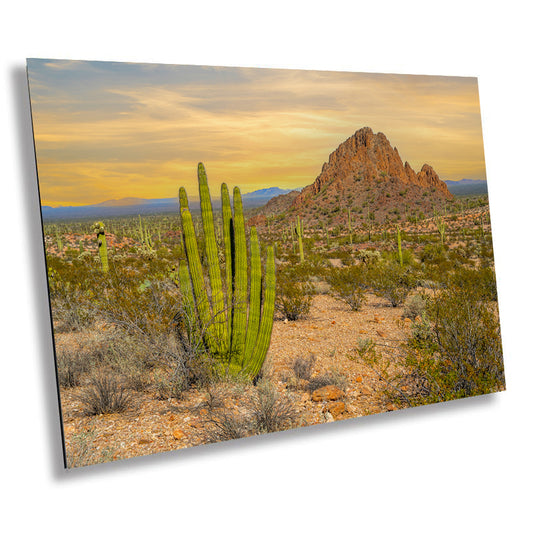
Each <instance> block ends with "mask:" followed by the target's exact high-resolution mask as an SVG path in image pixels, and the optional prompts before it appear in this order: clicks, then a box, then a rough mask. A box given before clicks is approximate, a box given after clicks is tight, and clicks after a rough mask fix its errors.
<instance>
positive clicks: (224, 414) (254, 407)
mask: <svg viewBox="0 0 533 533" xmlns="http://www.w3.org/2000/svg"><path fill="white" fill-rule="evenodd" d="M243 393H245V394H246V400H244V401H243V402H242V403H241V408H240V409H239V410H237V409H229V408H227V407H225V406H224V404H223V403H220V402H217V403H216V405H214V406H213V408H212V409H210V410H209V415H208V418H207V420H206V422H207V425H206V430H205V438H206V440H207V442H219V441H225V440H232V439H240V438H243V437H248V436H251V435H259V434H261V433H270V432H272V431H280V430H283V429H288V428H290V427H293V426H294V425H295V423H296V419H297V411H296V408H295V406H294V403H293V401H292V397H291V396H289V395H285V394H282V393H280V392H278V391H277V390H276V388H275V387H274V385H272V384H271V383H270V382H269V381H266V380H262V381H260V382H259V384H258V385H257V386H256V387H254V389H253V390H252V391H249V390H248V391H246V392H243Z"/></svg>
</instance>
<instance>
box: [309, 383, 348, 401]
mask: <svg viewBox="0 0 533 533" xmlns="http://www.w3.org/2000/svg"><path fill="white" fill-rule="evenodd" d="M343 396H344V392H342V391H341V390H340V389H339V388H338V387H335V385H326V386H325V387H321V388H320V389H317V390H316V391H314V392H313V394H312V395H311V400H313V401H314V402H323V401H334V400H338V399H339V398H342V397H343Z"/></svg>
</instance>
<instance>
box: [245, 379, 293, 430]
mask: <svg viewBox="0 0 533 533" xmlns="http://www.w3.org/2000/svg"><path fill="white" fill-rule="evenodd" d="M247 409H248V412H249V416H250V418H251V421H252V427H253V428H254V431H255V433H270V432H272V431H280V430H282V429H287V428H289V427H291V426H292V425H293V424H294V422H295V420H296V417H297V412H296V409H295V407H294V404H293V402H292V401H291V398H290V397H289V396H287V395H282V394H281V393H279V392H278V391H277V390H276V388H275V387H274V386H273V385H272V384H271V383H270V382H268V381H263V382H260V383H259V385H258V386H257V387H256V389H255V391H254V393H253V394H252V395H251V397H250V400H249V402H248V405H247Z"/></svg>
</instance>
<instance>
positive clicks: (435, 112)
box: [28, 59, 505, 468]
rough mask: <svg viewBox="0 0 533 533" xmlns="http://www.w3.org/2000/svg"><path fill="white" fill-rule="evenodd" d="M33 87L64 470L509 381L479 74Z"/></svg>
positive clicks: (118, 68) (121, 74)
mask: <svg viewBox="0 0 533 533" xmlns="http://www.w3.org/2000/svg"><path fill="white" fill-rule="evenodd" d="M28 79H29V88H30V97H31V105H32V120H33V128H34V138H35V150H36V159H37V170H38V179H39V188H40V196H41V211H42V220H43V235H44V247H45V253H46V264H47V269H48V272H47V275H48V286H49V294H50V304H51V312H52V323H53V336H54V343H55V357H56V365H57V380H58V383H57V385H58V390H59V399H60V412H61V416H62V423H63V432H64V448H65V465H66V466H67V467H69V468H70V467H78V466H84V465H89V464H94V463H99V462H105V461H114V460H118V459H124V458H130V457H135V456H140V455H146V454H153V453H159V452H163V451H169V450H176V449H180V448H187V447H191V446H199V445H202V444H206V443H214V442H219V441H223V440H231V439H239V438H243V437H251V436H254V435H258V434H262V433H269V432H276V431H282V430H289V429H292V428H297V427H304V426H310V425H315V424H321V423H327V422H334V421H337V420H343V419H349V418H356V417H361V416H366V415H371V414H377V413H382V412H386V411H396V410H401V409H406V408H410V407H415V406H419V405H424V404H430V403H435V402H443V401H448V400H454V399H458V398H465V397H469V396H475V395H481V394H487V393H491V392H496V391H501V390H503V389H504V388H505V381H504V369H503V356H502V347H501V339H500V328H499V317H498V306H497V293H496V283H495V275H494V261H493V251H492V239H491V222H490V213H489V204H488V197H487V187H486V176H485V164H484V155H483V141H482V132H481V118H480V109H479V99H478V89H477V80H476V79H475V78H458V77H439V76H408V75H392V74H364V73H350V72H319V71H298V70H274V69H253V68H222V67H202V66H175V65H157V64H129V63H105V62H93V61H65V60H49V59H31V60H28ZM309 437H311V435H309Z"/></svg>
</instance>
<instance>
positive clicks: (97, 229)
mask: <svg viewBox="0 0 533 533" xmlns="http://www.w3.org/2000/svg"><path fill="white" fill-rule="evenodd" d="M92 229H93V231H94V233H95V234H96V241H97V242H98V254H99V255H100V261H101V262H102V272H103V273H104V274H107V272H109V263H108V261H107V244H106V240H105V227H104V223H103V222H95V223H94V224H93V227H92Z"/></svg>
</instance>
